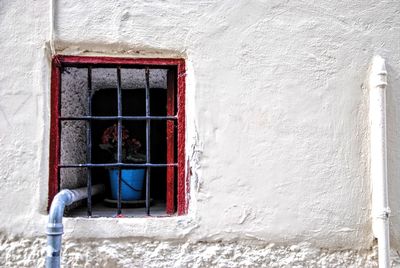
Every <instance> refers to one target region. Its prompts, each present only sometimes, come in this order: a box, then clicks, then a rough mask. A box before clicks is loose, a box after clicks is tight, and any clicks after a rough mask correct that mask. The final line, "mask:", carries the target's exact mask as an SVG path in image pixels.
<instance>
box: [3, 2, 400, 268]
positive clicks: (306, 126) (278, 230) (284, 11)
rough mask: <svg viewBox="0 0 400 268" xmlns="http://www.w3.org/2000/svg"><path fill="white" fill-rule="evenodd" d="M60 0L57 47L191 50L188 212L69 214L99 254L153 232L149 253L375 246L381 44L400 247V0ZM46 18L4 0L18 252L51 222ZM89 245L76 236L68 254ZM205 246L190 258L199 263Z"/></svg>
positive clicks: (161, 52) (71, 229)
mask: <svg viewBox="0 0 400 268" xmlns="http://www.w3.org/2000/svg"><path fill="white" fill-rule="evenodd" d="M56 2H57V4H56V11H55V17H56V19H55V45H56V50H57V52H58V53H60V54H79V55H116V56H126V57H183V58H185V59H186V61H187V66H188V67H187V76H186V78H187V100H186V103H187V121H188V122H187V148H186V150H187V157H188V159H189V163H190V166H191V170H192V176H191V178H190V197H191V199H190V210H189V214H188V215H186V216H184V217H171V218H157V219H148V218H143V219H138V218H136V219H82V218H81V219H66V220H65V221H64V222H65V225H66V234H65V238H66V241H74V239H76V238H79V239H81V240H80V242H79V243H80V244H79V247H82V248H85V247H86V246H87V247H92V250H93V251H90V252H96V253H93V254H101V253H99V252H100V249H98V248H96V249H95V246H94V245H95V244H96V243H99V245H101V247H100V248H101V249H104V251H106V248H107V249H108V248H109V249H110V251H113V250H114V252H115V254H117V252H116V251H115V248H116V247H119V246H118V245H116V246H113V247H112V246H110V247H108V245H109V244H108V243H104V244H103V242H90V243H86V242H85V239H89V238H90V239H95V240H96V239H115V238H117V237H123V238H124V239H126V241H129V242H126V243H133V244H134V243H141V242H139V240H137V238H140V239H141V240H140V241H142V239H144V240H143V241H147V240H146V239H149V240H148V241H150V242H143V243H145V244H143V245H142V246H141V247H140V248H141V249H143V250H144V249H146V250H148V251H149V252H147V251H146V253H143V254H150V251H152V250H153V248H152V246H151V244H152V243H161V244H162V245H166V246H165V247H166V249H165V250H166V251H170V252H181V251H182V248H181V247H180V246H173V245H171V244H169V243H170V242H168V241H178V242H177V243H178V244H179V243H180V244H181V245H187V244H186V243H189V242H187V241H192V242H190V243H195V244H194V246H193V247H194V248H201V247H202V246H204V244H201V243H200V244H199V243H197V244H196V241H207V242H209V243H216V241H224V242H223V243H222V244H220V245H222V248H223V249H222V252H225V250H227V249H226V248H225V247H224V245H226V244H224V243H229V241H230V242H233V241H237V240H242V241H243V240H245V241H246V242H248V243H250V245H251V244H252V243H253V244H254V246H253V247H252V246H250V247H251V248H252V249H251V250H255V251H257V246H256V245H255V241H257V242H258V243H264V245H266V244H268V243H270V242H272V243H280V244H284V245H291V244H298V243H304V242H305V243H309V244H308V245H310V247H313V248H329V249H331V250H335V249H340V248H346V249H365V250H368V249H369V248H371V246H372V244H373V243H372V235H371V230H370V228H371V226H370V225H371V224H370V223H371V221H370V215H369V214H370V197H369V194H370V191H369V178H368V176H369V172H368V170H369V168H368V118H367V114H368V107H367V103H368V102H367V100H368V99H367V96H368V95H367V91H366V88H365V86H364V80H365V74H366V70H367V67H368V64H369V62H370V59H371V57H372V56H373V55H374V54H375V53H379V54H381V55H382V56H383V57H384V58H386V59H387V64H388V71H389V86H388V125H389V126H388V139H389V144H388V145H389V152H388V154H389V180H390V195H391V196H390V202H391V208H392V212H393V215H392V218H391V222H392V224H391V231H392V236H391V239H392V244H393V246H394V247H395V248H399V247H400V238H399V237H400V236H399V232H400V216H399V212H400V203H399V201H398V194H397V191H398V189H400V180H399V178H400V176H399V175H400V141H399V139H398V137H399V134H400V116H399V115H400V111H399V109H398V108H397V106H398V105H399V103H400V92H399V91H398V90H397V89H399V86H400V81H399V78H400V76H399V73H400V47H399V40H400V29H399V28H400V19H399V12H400V3H399V2H398V1H395V0H393V1H369V0H366V1H364V0H363V1H362V0H356V1H342V2H337V1H322V2H321V1H319V2H303V1H274V0H273V1H265V2H261V1H206V0H204V1H184V2H182V3H178V2H169V1H114V0H113V1H103V2H101V3H99V2H97V1H56ZM48 15H49V6H48V1H43V0H40V1H34V2H29V3H28V2H24V1H18V2H16V1H15V2H10V1H1V2H0V28H1V29H2V31H1V34H0V41H1V44H2V46H1V47H0V55H1V58H2V64H1V65H0V145H1V148H2V153H1V154H0V170H1V172H0V186H1V187H0V202H1V204H2V205H1V206H0V218H1V221H0V230H1V232H3V233H4V234H5V237H8V236H9V237H11V236H13V235H19V236H20V237H26V239H27V240H24V239H18V240H12V239H11V238H10V239H8V238H7V239H6V238H4V239H3V240H2V241H5V242H2V243H3V244H5V245H6V246H5V247H7V245H10V246H11V245H15V247H16V248H21V250H20V251H16V252H19V253H17V254H16V255H18V254H19V255H24V254H27V253H26V252H27V251H29V252H30V253H29V254H38V253H32V252H36V251H37V249H38V247H39V246H38V245H39V244H38V243H40V242H27V243H26V246H25V244H24V243H25V242H24V241H38V240H35V239H36V238H34V237H43V234H44V226H45V222H46V210H45V208H46V206H47V203H46V200H47V180H48V178H47V168H48V142H49V136H48V133H49V73H50V72H49V70H50V69H49V68H50V67H49V50H48V49H46V42H48V41H49V37H48V33H49V22H48ZM32 239H33V240H32ZM153 240H154V241H158V240H160V241H167V242H151V241H153ZM99 241H100V240H99ZM124 241H125V240H124ZM35 243H36V244H35ZM71 243H72V242H68V245H74V244H71ZM124 243H125V242H124ZM84 245H85V246H84ZM209 245H210V248H211V249H212V248H213V244H209ZM24 247H25V248H24ZM79 247H78V246H76V247H73V246H71V248H73V249H72V252H73V253H72V255H68V256H69V260H70V261H71V262H73V261H74V258H80V257H78V256H80V255H81V254H80V253H79V252H80V251H79ZM26 248H29V249H28V250H27V249H26ZM205 248H208V247H206V246H205ZM30 250H31V251H30ZM207 250H208V249H204V251H201V250H200V251H198V252H200V253H198V254H197V253H193V258H194V260H193V262H195V261H196V260H197V261H199V258H206V257H205V256H206V255H207V254H208V251H207ZM243 250H244V252H246V250H245V249H243ZM277 250H278V251H279V249H277ZM282 250H283V249H282ZM323 252H324V251H320V254H319V256H320V257H319V258H322V257H321V256H323ZM347 252H353V251H347ZM75 253H76V255H74V254H75ZM119 254H122V255H121V257H124V256H125V255H123V254H125V253H119ZM260 254H261V253H260ZM271 254H272V255H271V256H275V255H274V254H275V253H271ZM285 254H286V253H285ZM340 254H342V253H340ZM340 254H339V256H341V255H340ZM343 254H347V253H343ZM348 254H353V253H348ZM363 254H364V253H362V254H361V255H360V254H358V253H357V254H355V253H354V254H353V255H351V256H353V257H351V258H352V262H356V261H357V260H358V259H360V258H361V259H362V260H360V261H361V262H367V261H369V259H368V258H369V257H367V256H369V255H368V254H372V253H371V252H370V253H365V254H364V255H363ZM3 256H4V255H3ZM171 256H177V257H176V258H177V259H178V256H180V255H179V254H178V253H177V254H175V255H174V254H172V255H171ZM288 256H291V255H290V254H288ZM335 256H336V255H335ZM156 257H157V256H154V258H156ZM16 258H17V257H16ZM88 258H89V257H88ZM110 258H111V257H110ZM113 258H114V257H113ZM187 258H189V257H187ZM255 258H256V257H255ZM289 258H290V257H289ZM111 259H112V258H111ZM128 259H129V258H128ZM228 259H229V258H228ZM317 259H318V258H317ZM154 260H155V259H154ZM185 260H186V259H185ZM128 261H129V260H128ZM227 261H229V260H227ZM292 261H293V263H294V259H293V260H292ZM210 263H212V258H210V262H209V264H210ZM289 263H290V262H289ZM218 264H219V265H221V266H223V265H224V263H218ZM307 264H309V263H308V262H306V261H304V262H303V263H302V265H307ZM317 264H318V263H317ZM317 264H315V265H317ZM362 264H363V263H361V264H360V265H357V264H355V266H363V265H362ZM299 265H300V264H299ZM310 265H314V264H311V263H310ZM368 265H369V264H368ZM199 266H201V265H200V264H199ZM327 266H329V265H327ZM366 266H367V264H366Z"/></svg>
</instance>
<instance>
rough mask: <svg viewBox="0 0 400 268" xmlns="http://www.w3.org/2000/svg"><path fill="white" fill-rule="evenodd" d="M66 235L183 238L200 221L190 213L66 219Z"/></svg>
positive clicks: (74, 236) (78, 236)
mask: <svg viewBox="0 0 400 268" xmlns="http://www.w3.org/2000/svg"><path fill="white" fill-rule="evenodd" d="M63 223H64V237H65V238H66V239H68V238H70V239H74V238H75V239H78V238H79V239H81V238H92V239H95V238H108V239H113V238H115V239H116V238H129V237H141V238H143V237H145V238H157V239H177V238H183V237H184V236H187V235H188V234H189V233H191V232H192V231H193V230H194V229H195V228H197V224H196V223H195V222H194V221H193V218H192V217H190V216H189V215H185V216H175V215H173V216H166V217H140V218H139V217H138V218H86V217H85V218H84V217H82V218H64V219H63Z"/></svg>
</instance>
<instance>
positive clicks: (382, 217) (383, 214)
mask: <svg viewBox="0 0 400 268" xmlns="http://www.w3.org/2000/svg"><path fill="white" fill-rule="evenodd" d="M391 213H392V211H391V210H390V208H389V207H387V208H385V209H383V210H381V211H380V212H379V213H376V215H375V218H376V219H379V220H388V219H389V217H390V216H391Z"/></svg>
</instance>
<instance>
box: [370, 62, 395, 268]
mask: <svg viewBox="0 0 400 268" xmlns="http://www.w3.org/2000/svg"><path fill="white" fill-rule="evenodd" d="M386 85H387V72H386V66H385V60H384V59H383V58H381V57H380V56H375V57H374V58H373V60H372V64H371V68H370V72H369V79H368V86H369V118H370V139H371V141H370V142H371V144H370V146H371V152H370V155H371V186H372V230H373V234H374V236H375V237H376V238H377V239H378V257H379V267H380V268H386V267H389V266H390V259H389V252H390V242H389V214H390V210H389V201H388V186H387V152H386Z"/></svg>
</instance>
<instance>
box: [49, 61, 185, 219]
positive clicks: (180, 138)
mask: <svg viewBox="0 0 400 268" xmlns="http://www.w3.org/2000/svg"><path fill="white" fill-rule="evenodd" d="M68 64H82V65H85V64H90V65H102V66H103V65H104V66H107V65H119V66H121V67H122V68H123V66H124V65H138V66H143V65H145V66H146V65H147V66H152V67H154V66H163V67H176V70H177V74H176V76H177V77H176V82H177V85H176V87H175V85H174V84H171V83H169V84H168V85H167V86H168V87H169V88H176V89H177V93H176V96H177V98H176V99H177V102H178V103H177V117H178V119H177V121H178V129H177V144H176V145H175V144H174V138H173V135H174V126H173V123H167V133H166V139H167V163H172V162H174V149H175V147H177V154H178V155H177V161H178V167H177V173H178V174H177V193H176V194H175V192H174V172H175V170H174V167H168V168H167V178H166V179H167V193H166V213H167V214H173V213H174V212H175V211H176V212H177V214H178V215H183V214H186V213H187V210H188V198H187V191H188V182H187V180H188V178H187V176H185V172H186V169H185V60H184V59H163V58H122V57H121V58H120V57H88V56H64V55H56V56H54V57H53V59H52V65H51V68H52V70H51V101H50V102H51V104H50V106H51V108H50V112H51V119H50V154H49V192H48V206H50V204H51V202H52V200H53V198H54V196H55V195H56V194H57V193H58V191H59V170H60V168H59V165H60V146H61V136H60V120H59V118H60V116H61V115H60V107H61V103H60V96H61V92H60V91H61V68H62V67H63V66H64V65H68ZM168 80H171V79H168ZM172 83H173V82H172ZM174 94H175V93H174V92H173V91H172V92H171V90H168V96H167V115H172V114H171V112H173V110H172V109H173V107H174V103H173V101H174V99H175V98H174ZM175 195H176V200H177V202H176V207H175Z"/></svg>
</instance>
